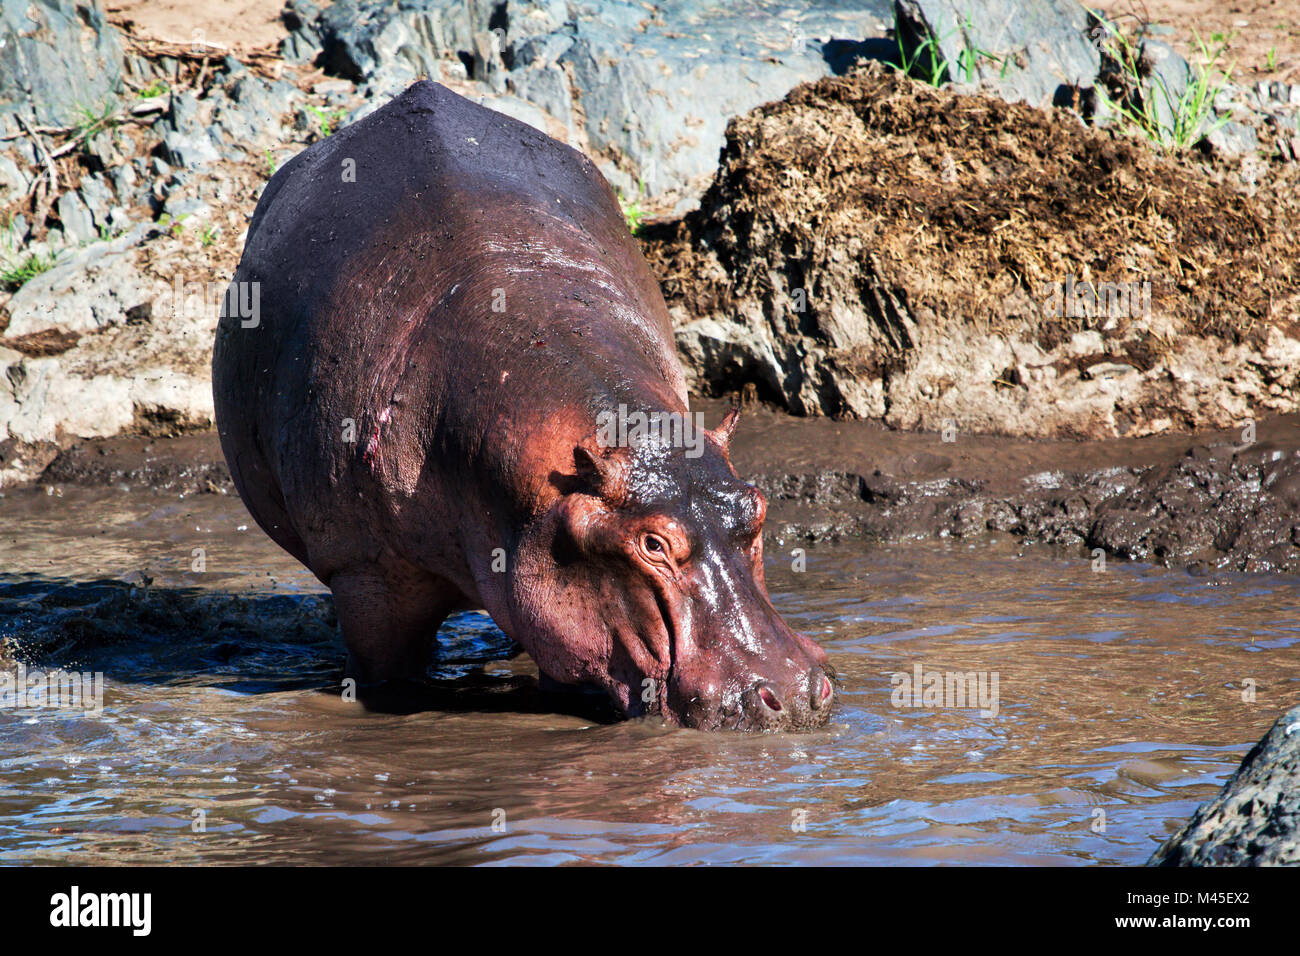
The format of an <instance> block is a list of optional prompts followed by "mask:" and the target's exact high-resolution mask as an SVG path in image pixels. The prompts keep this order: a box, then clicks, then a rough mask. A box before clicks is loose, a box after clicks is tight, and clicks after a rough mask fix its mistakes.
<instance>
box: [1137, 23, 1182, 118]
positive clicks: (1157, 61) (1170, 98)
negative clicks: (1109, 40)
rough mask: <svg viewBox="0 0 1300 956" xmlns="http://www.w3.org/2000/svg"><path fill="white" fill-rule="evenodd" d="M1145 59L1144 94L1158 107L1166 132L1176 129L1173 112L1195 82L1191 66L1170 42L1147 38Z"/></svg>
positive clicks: (1143, 54)
mask: <svg viewBox="0 0 1300 956" xmlns="http://www.w3.org/2000/svg"><path fill="white" fill-rule="evenodd" d="M1142 60H1143V62H1144V65H1145V67H1146V69H1147V71H1148V72H1147V75H1146V77H1145V79H1144V82H1143V90H1142V95H1143V96H1144V97H1147V98H1148V99H1149V101H1150V103H1151V106H1152V107H1153V108H1154V110H1155V116H1156V119H1157V120H1158V122H1159V123H1160V127H1161V128H1162V129H1164V130H1166V131H1171V130H1173V128H1174V122H1175V120H1174V112H1175V110H1177V109H1179V107H1180V104H1181V102H1182V100H1183V98H1184V96H1185V95H1186V93H1187V87H1188V85H1189V84H1190V83H1191V81H1192V68H1191V65H1190V64H1189V63H1188V62H1187V61H1186V60H1184V59H1183V58H1182V57H1181V56H1180V55H1179V54H1178V52H1177V51H1176V50H1175V49H1174V48H1173V47H1171V46H1170V45H1169V44H1167V43H1162V42H1160V41H1159V40H1146V41H1144V42H1143V44H1142Z"/></svg>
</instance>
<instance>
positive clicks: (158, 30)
mask: <svg viewBox="0 0 1300 956" xmlns="http://www.w3.org/2000/svg"><path fill="white" fill-rule="evenodd" d="M283 7H284V0H106V2H105V3H104V9H105V12H106V13H107V14H108V19H109V20H110V21H111V22H112V23H113V24H115V25H117V26H125V25H126V24H127V23H130V24H132V26H131V27H130V32H133V33H135V34H136V35H138V36H143V37H147V38H149V39H153V40H162V41H164V42H167V43H202V44H207V45H216V46H218V47H224V48H226V49H229V50H235V51H239V52H247V51H250V50H264V49H266V48H267V47H273V46H275V45H276V44H278V43H279V42H280V40H281V38H282V37H283V36H284V35H285V30H284V26H283V25H282V24H281V23H280V10H281V9H282V8H283Z"/></svg>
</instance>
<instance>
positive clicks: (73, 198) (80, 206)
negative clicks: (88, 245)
mask: <svg viewBox="0 0 1300 956" xmlns="http://www.w3.org/2000/svg"><path fill="white" fill-rule="evenodd" d="M55 208H56V209H58V211H59V221H60V222H62V223H63V234H64V235H65V236H66V237H67V240H68V241H69V242H90V241H91V240H92V239H94V238H96V237H97V236H98V233H97V232H96V231H95V219H94V217H93V216H92V215H91V214H90V210H89V209H87V208H86V204H85V203H84V202H83V201H82V199H81V196H79V195H78V194H77V193H76V191H75V190H69V191H68V192H66V193H64V194H63V195H62V196H60V197H59V201H58V202H57V203H56V204H55Z"/></svg>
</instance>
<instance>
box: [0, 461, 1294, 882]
mask: <svg viewBox="0 0 1300 956" xmlns="http://www.w3.org/2000/svg"><path fill="white" fill-rule="evenodd" d="M0 527H3V535H2V539H0V569H3V574H2V575H0V634H2V635H3V639H4V647H5V652H4V653H5V655H6V659H5V660H3V661H2V662H0V665H2V666H3V667H4V668H5V669H11V668H13V667H15V666H16V662H17V661H19V660H21V661H24V662H25V663H26V664H27V666H29V667H44V668H52V667H64V668H67V669H72V668H78V669H82V670H89V671H96V670H97V671H102V672H103V673H104V675H105V680H106V690H105V708H104V713H103V715H102V716H99V717H89V716H86V715H84V714H82V713H80V712H76V711H68V710H55V709H48V708H47V709H39V708H36V709H33V708H27V709H11V708H5V709H3V710H0V781H2V782H0V861H2V862H4V863H6V864H25V863H46V864H49V863H54V864H59V863H84V864H91V863H109V864H113V863H159V862H177V863H189V862H204V863H275V864H296V863H322V864H347V863H403V864H407V863H409V864H414V863H462V864H501V863H526V864H557V863H572V862H592V863H658V864H666V863H760V862H762V863H877V864H895V863H906V864H934V863H1003V864H1021V863H1023V864H1066V865H1069V864H1090V863H1140V862H1142V861H1144V860H1145V859H1146V858H1147V857H1148V856H1149V854H1150V853H1151V852H1152V850H1153V849H1154V848H1155V847H1156V845H1157V844H1158V842H1159V841H1160V840H1162V839H1163V838H1164V837H1165V836H1166V835H1167V834H1168V833H1169V832H1171V831H1172V829H1173V828H1174V827H1176V826H1177V825H1178V824H1179V823H1180V822H1181V821H1182V820H1184V819H1185V818H1186V817H1187V816H1188V815H1189V814H1190V813H1191V812H1192V810H1193V809H1194V808H1195V807H1196V805H1197V804H1198V803H1200V802H1201V801H1203V800H1205V799H1207V798H1208V797H1210V796H1211V795H1212V794H1213V793H1214V792H1216V790H1217V789H1218V787H1219V786H1220V785H1221V784H1222V782H1223V780H1224V779H1225V777H1226V776H1227V775H1228V774H1229V773H1230V772H1231V771H1232V769H1234V768H1235V766H1236V764H1237V762H1238V761H1239V759H1240V757H1241V756H1242V754H1243V753H1244V752H1245V751H1246V750H1247V749H1248V748H1249V746H1250V745H1251V744H1252V743H1253V742H1254V741H1255V740H1256V739H1257V738H1258V737H1259V736H1260V735H1261V734H1262V733H1263V732H1264V731H1265V730H1266V729H1267V727H1268V725H1269V724H1270V722H1271V721H1272V720H1273V719H1274V718H1275V717H1276V715H1277V713H1278V712H1279V711H1280V710H1282V709H1283V708H1284V707H1285V706H1286V704H1287V703H1288V702H1292V701H1294V700H1295V699H1296V698H1297V697H1298V696H1300V693H1298V691H1300V655H1297V654H1296V648H1295V645H1296V641H1297V636H1298V633H1297V626H1296V623H1295V622H1296V619H1297V614H1296V610H1297V608H1296V605H1297V599H1296V581H1295V580H1293V579H1288V578H1268V577H1260V576H1254V577H1249V576H1233V575H1218V576H1214V577H1210V578H1207V577H1192V576H1189V575H1188V574H1186V573H1184V572H1180V571H1167V570H1161V569H1156V568H1152V567H1147V566H1141V565H1134V564H1124V563H1120V562H1111V563H1110V564H1109V565H1108V566H1107V567H1106V569H1105V570H1104V571H1102V572H1095V571H1093V569H1092V564H1091V563H1090V562H1089V561H1088V560H1086V559H1084V558H1080V557H1078V556H1075V555H1070V554H1064V553H1055V552H1051V551H1047V550H1043V549H1030V550H1020V549H1017V548H1016V547H1015V546H1014V545H1011V544H1009V543H999V542H996V541H993V542H990V541H989V540H982V541H981V542H979V543H976V544H974V545H970V544H957V543H951V542H934V543H915V544H907V545H896V546H888V547H878V548H868V547H866V546H862V545H844V544H842V545H834V546H832V545H822V546H816V547H810V548H808V549H807V552H806V569H805V570H804V571H802V572H799V571H796V570H794V569H793V568H792V563H793V559H792V557H791V555H790V554H789V553H784V552H783V553H773V554H771V555H769V562H768V563H769V570H768V575H769V582H770V585H771V588H772V591H773V593H774V595H775V601H776V604H777V605H778V607H779V608H780V610H781V611H782V612H783V613H784V614H785V615H786V616H787V618H788V619H789V620H790V621H791V622H792V624H793V625H794V626H796V627H798V628H802V629H803V630H805V631H806V632H808V633H810V634H812V635H814V636H815V637H816V639H817V640H819V641H820V642H821V643H822V644H823V645H824V646H825V647H826V649H827V650H828V651H829V653H830V656H831V659H832V661H833V662H834V663H835V665H836V666H837V667H838V669H839V674H840V681H841V686H840V694H839V705H838V711H837V714H836V717H835V719H834V721H833V723H832V725H831V726H830V727H829V728H828V729H825V730H823V731H819V732H816V733H811V734H803V735H784V736H783V735H763V736H745V735H736V734H725V733H718V734H707V733H700V732H695V731H683V730H670V729H666V728H664V727H662V726H658V725H656V724H655V723H653V722H649V721H631V722H628V721H616V720H614V721H612V720H610V719H609V716H608V714H607V713H604V712H603V710H602V708H600V707H599V706H598V705H597V704H591V705H588V704H585V703H584V702H582V701H574V700H573V699H571V698H554V697H551V696H550V695H546V694H542V693H541V692H539V691H538V690H537V689H536V685H535V680H534V675H535V668H533V666H532V665H531V663H530V662H529V660H528V658H527V657H526V656H517V657H513V658H512V657H510V656H509V655H510V654H511V652H512V650H513V646H512V644H511V643H510V642H509V641H508V640H507V639H506V638H505V637H504V636H503V635H502V634H501V633H500V632H499V631H498V630H497V629H496V628H495V627H494V626H493V625H492V624H491V622H490V621H489V620H487V619H486V618H485V617H483V616H482V615H473V614H471V615H465V616H462V617H461V618H458V619H456V620H454V621H453V622H452V623H451V624H449V625H448V627H447V632H446V636H447V640H446V642H445V644H446V649H445V651H444V656H443V658H442V660H441V661H440V663H439V664H438V665H437V670H436V671H435V673H434V676H435V678H437V681H436V682H435V684H434V685H432V686H431V687H430V689H429V690H428V692H427V696H424V697H420V698H419V699H416V700H414V701H408V702H407V703H406V704H405V705H404V706H392V705H391V704H385V706H383V707H382V708H371V709H367V708H366V707H364V706H362V705H361V704H357V703H348V702H345V701H344V700H342V699H341V697H340V695H339V693H338V686H337V685H338V681H339V678H340V676H341V665H342V659H343V652H342V648H341V645H340V644H339V643H338V641H337V639H336V638H335V636H334V632H333V623H334V622H333V617H332V611H331V609H330V607H329V602H328V601H327V600H323V599H322V595H323V594H324V591H323V589H322V588H321V586H320V585H319V583H318V582H316V581H315V579H314V578H312V577H311V576H310V575H309V574H308V573H307V572H306V571H304V570H303V569H301V568H299V567H297V566H296V565H295V563H294V562H293V561H292V559H290V558H288V557H287V556H284V555H282V554H280V553H278V552H277V550H276V549H275V548H274V547H273V546H272V545H271V544H270V543H269V541H267V539H265V538H264V536H263V535H262V534H261V533H260V532H259V531H258V530H257V528H256V526H255V525H253V523H252V521H251V520H250V519H249V518H248V516H247V514H246V512H245V511H244V509H243V507H242V505H241V504H240V503H239V501H238V500H237V499H235V498H234V497H233V496H231V495H222V494H196V495H188V496H183V497H182V496H178V495H175V494H171V495H167V494H160V493H157V492H150V491H142V490H139V489H135V490H131V489H127V488H114V487H101V488H77V487H72V486H69V487H66V488H62V489H60V490H58V491H57V492H55V493H49V492H47V490H46V489H41V488H29V489H19V490H11V491H10V492H9V493H8V494H7V495H6V496H5V497H4V498H0ZM196 548H202V549H203V551H202V552H201V554H202V557H203V560H204V570H203V571H201V572H196V571H193V570H192V567H193V566H194V563H195V560H196V557H197V555H196V553H195V549H196ZM918 663H919V664H921V665H922V666H923V667H924V668H937V669H941V670H943V671H961V672H967V671H976V672H990V673H991V672H993V671H996V672H997V673H998V678H999V685H998V686H999V711H998V713H997V715H996V716H995V717H993V716H983V715H981V713H980V712H979V711H977V710H974V709H956V708H950V709H925V708H911V709H902V708H898V707H895V706H893V704H892V703H891V691H892V690H893V688H892V686H891V675H892V674H894V673H897V672H912V670H913V668H914V666H915V665H916V664H918ZM1248 679H1249V680H1253V681H1255V684H1256V694H1257V700H1256V702H1255V703H1253V704H1247V703H1243V701H1242V687H1243V685H1244V682H1245V681H1246V680H1248ZM196 811H201V812H202V816H201V819H202V822H203V823H204V824H205V826H206V830H205V831H204V832H195V828H196V825H197V824H198V822H199V820H200V815H199V814H198V813H196ZM494 823H495V824H496V829H494V828H493V824H494Z"/></svg>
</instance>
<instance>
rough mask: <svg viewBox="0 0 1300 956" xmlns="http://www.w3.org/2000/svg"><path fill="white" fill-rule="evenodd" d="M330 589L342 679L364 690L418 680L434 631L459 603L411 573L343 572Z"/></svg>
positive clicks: (436, 583) (440, 586) (449, 591)
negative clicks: (343, 660)
mask: <svg viewBox="0 0 1300 956" xmlns="http://www.w3.org/2000/svg"><path fill="white" fill-rule="evenodd" d="M329 586H330V590H331V591H332V592H333V593H334V607H335V609H336V611H337V612H338V616H339V626H340V628H341V629H342V631H343V641H344V643H345V644H347V647H348V666H347V674H348V676H349V677H354V678H356V680H357V681H359V682H360V683H363V684H369V683H373V682H376V681H383V680H401V679H418V678H420V677H423V676H424V673H425V671H426V670H427V668H428V666H429V659H430V656H431V654H432V651H433V641H434V638H435V637H436V636H437V634H438V627H439V626H440V625H441V624H442V622H443V620H444V619H445V618H446V617H447V615H448V614H450V613H451V612H452V611H453V610H455V609H456V607H457V606H458V605H459V604H460V603H462V602H461V598H460V594H459V592H458V591H457V590H456V589H455V588H454V587H452V586H451V585H449V584H448V583H447V582H445V581H443V580H441V579H440V578H437V577H435V576H433V575H430V574H427V573H425V572H423V571H419V570H417V569H414V568H409V569H401V570H394V569H392V568H382V569H381V568H379V567H376V566H366V567H361V568H348V569H346V570H343V571H339V572H336V573H335V574H334V575H333V576H332V577H331V578H330V581H329Z"/></svg>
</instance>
